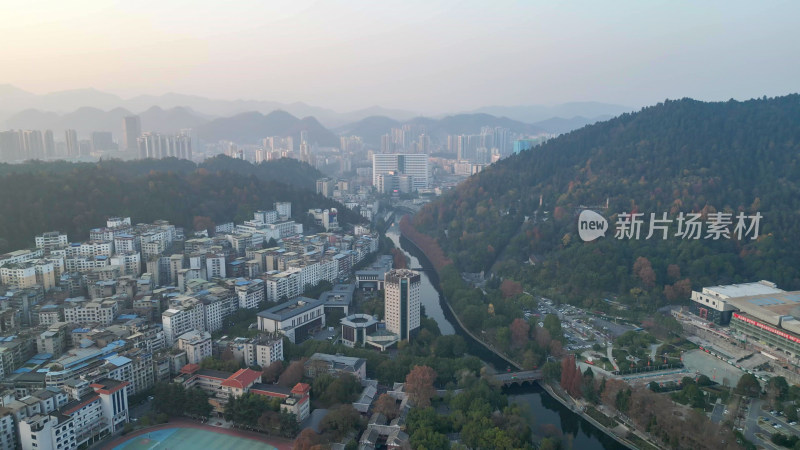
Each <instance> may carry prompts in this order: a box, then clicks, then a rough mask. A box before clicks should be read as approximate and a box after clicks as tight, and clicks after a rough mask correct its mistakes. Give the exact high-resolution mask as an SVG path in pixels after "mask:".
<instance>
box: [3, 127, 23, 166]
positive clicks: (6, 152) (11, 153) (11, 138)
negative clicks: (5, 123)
mask: <svg viewBox="0 0 800 450" xmlns="http://www.w3.org/2000/svg"><path fill="white" fill-rule="evenodd" d="M19 141H20V134H19V133H18V132H16V131H15V130H9V131H0V161H14V160H17V159H19V158H20V156H21V155H20V154H21V146H20V142H19Z"/></svg>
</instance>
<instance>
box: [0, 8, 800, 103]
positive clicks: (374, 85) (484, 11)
mask: <svg viewBox="0 0 800 450" xmlns="http://www.w3.org/2000/svg"><path fill="white" fill-rule="evenodd" d="M402 6H403V7H401V4H399V3H398V4H386V3H382V4H381V5H374V4H367V3H361V2H347V3H332V2H326V3H324V4H323V3H318V2H292V3H282V2H277V3H269V4H267V5H263V4H260V3H256V2H240V3H237V4H236V5H234V6H227V7H225V8H222V7H216V6H206V5H192V7H191V8H190V7H187V6H186V5H184V4H181V3H170V2H167V3H164V2H160V3H156V2H153V3H146V4H140V3H137V4H136V5H125V4H117V5H112V6H109V5H107V4H104V3H102V4H99V3H94V2H88V1H86V2H77V3H74V2H73V3H70V4H69V5H66V4H59V3H58V2H44V3H42V4H40V5H38V6H31V5H28V4H23V3H20V4H19V5H17V7H15V6H14V5H13V4H12V5H8V6H7V7H6V8H5V9H6V11H5V12H4V14H3V18H0V29H3V30H4V31H5V33H6V34H8V35H14V36H16V38H15V42H16V43H17V44H15V46H13V47H11V48H9V49H6V61H7V62H8V64H7V65H6V66H5V67H6V70H5V71H4V72H5V73H4V76H3V77H2V78H0V84H11V85H14V86H17V87H19V88H21V89H24V90H27V91H30V92H34V93H37V94H42V93H46V92H54V91H62V90H73V89H83V88H90V87H91V88H95V89H98V90H101V91H108V92H112V93H115V94H117V95H120V96H122V97H125V98H129V97H133V96H137V95H161V94H164V93H167V92H177V93H181V94H191V95H201V96H207V97H210V98H221V99H254V100H271V101H279V102H286V103H292V102H305V103H309V104H314V105H319V106H321V107H327V108H332V109H335V110H338V111H347V110H356V109H359V108H366V107H370V106H373V105H380V106H383V107H386V108H402V109H408V110H411V111H414V112H417V113H420V114H441V113H445V112H457V111H466V110H472V109H477V108H480V107H483V106H493V105H523V104H551V105H552V104H558V103H564V102H572V101H599V102H608V103H616V104H623V105H626V106H630V107H632V108H635V109H638V108H639V107H641V106H644V105H648V104H653V103H657V102H659V101H662V100H664V99H666V98H682V97H692V98H697V99H699V100H709V101H711V100H727V99H729V98H736V99H748V98H753V97H761V96H763V95H767V96H775V95H782V94H786V93H789V92H795V91H797V90H798V88H797V81H796V80H797V79H798V77H797V75H798V74H800V63H799V62H797V61H796V60H794V59H792V58H787V57H786V55H788V54H789V53H790V52H789V50H790V46H791V43H792V42H796V41H797V40H798V38H800V31H798V30H797V29H796V27H794V24H793V23H792V20H791V19H792V18H793V17H797V13H798V12H800V11H798V8H800V7H798V5H796V4H793V3H791V2H768V3H767V4H758V5H756V4H750V3H745V2H733V3H731V2H725V3H723V2H709V3H704V4H702V5H697V4H692V5H689V4H677V5H676V4H673V3H669V4H667V3H648V4H646V5H642V4H639V3H634V2H626V3H621V4H615V5H614V6H612V7H609V6H607V5H596V4H592V3H588V2H578V3H576V4H571V5H563V4H559V5H544V4H534V3H515V4H506V5H502V7H497V6H496V5H488V4H481V3H478V2H433V3H425V4H422V3H419V4H412V5H411V6H410V7H409V6H408V5H407V4H402ZM178 17H181V18H182V19H181V20H177V18H178ZM54 42H58V44H57V45H54V44H53V43H54ZM54 74H58V76H54Z"/></svg>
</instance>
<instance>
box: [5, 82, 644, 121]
mask: <svg viewBox="0 0 800 450" xmlns="http://www.w3.org/2000/svg"><path fill="white" fill-rule="evenodd" d="M154 106H155V107H158V108H161V109H163V110H165V111H171V110H173V109H175V108H181V109H183V110H185V113H188V114H190V115H192V116H197V117H199V118H205V119H213V118H218V117H230V116H235V115H238V114H241V113H246V112H252V111H257V112H260V113H262V114H268V113H270V112H273V111H276V110H281V111H286V112H288V113H289V114H291V115H293V116H295V117H314V118H316V119H317V120H318V121H319V122H320V123H321V124H322V125H324V126H325V127H327V128H338V127H344V126H346V125H347V124H352V123H354V122H358V121H361V120H364V119H366V118H370V117H374V116H383V117H387V118H389V119H392V120H396V121H401V122H403V121H409V120H412V119H413V118H415V117H419V116H420V114H419V113H417V112H412V111H406V110H400V109H387V108H382V107H380V106H372V107H369V108H364V109H360V110H357V111H350V112H345V113H341V112H337V111H334V110H332V109H329V108H321V107H317V106H313V105H308V104H306V103H302V102H295V103H280V102H272V101H260V100H241V99H239V100H219V99H211V98H207V97H201V96H197V95H185V94H176V93H167V94H163V95H140V96H137V97H132V98H129V99H123V98H122V97H120V96H118V95H115V94H110V93H107V92H102V91H99V90H96V89H91V88H89V89H76V90H68V91H60V92H52V93H48V94H41V95H39V94H33V93H31V92H27V91H25V90H22V89H19V88H17V87H15V86H12V85H8V84H5V85H0V126H2V125H3V122H4V121H5V122H8V121H9V120H10V119H13V118H14V116H16V115H18V114H19V113H21V112H23V111H25V112H26V113H27V114H28V117H33V114H32V113H30V112H28V110H37V111H40V112H42V113H40V114H45V115H48V114H49V115H50V118H49V120H53V121H55V120H56V119H55V118H54V116H52V114H50V113H57V114H59V115H68V114H71V113H73V112H75V111H76V110H82V109H84V108H93V109H97V110H102V111H114V110H117V109H122V110H125V111H131V112H142V111H146V110H149V109H150V108H151V107H154ZM629 111H631V108H628V107H625V106H620V105H613V104H606V103H596V102H583V103H565V104H562V105H556V106H542V105H527V106H489V107H484V108H480V109H478V110H474V111H465V112H464V114H490V115H492V116H496V117H508V118H510V119H513V120H516V121H519V122H525V123H535V122H539V121H542V120H546V119H553V118H565V119H568V120H569V121H572V120H574V119H569V118H575V117H585V118H586V119H585V120H584V121H583V122H585V123H594V122H596V121H598V120H604V119H608V118H610V117H612V116H616V115H618V114H621V113H623V112H629ZM185 113H184V114H185ZM154 115H155V114H154ZM459 115H461V114H457V115H455V116H459ZM448 116H453V115H452V114H443V115H438V116H433V117H435V118H437V119H443V118H446V117H448ZM37 120H39V119H37ZM142 120H143V121H144V118H143V119H142ZM174 120H175V121H176V122H177V123H194V122H195V120H194V119H190V118H183V119H180V120H179V119H178V118H175V119H174ZM112 121H113V120H112ZM579 122H580V121H579ZM583 122H581V123H583ZM14 123H20V122H14ZM22 123H25V122H22ZM156 123H157V124H160V123H162V122H161V121H156ZM168 123H169V122H168ZM5 125H6V127H8V123H6V124H5ZM143 125H144V123H143ZM71 128H78V127H75V126H72V127H71ZM153 129H154V130H156V128H153ZM108 130H109V131H114V129H113V128H109V129H108Z"/></svg>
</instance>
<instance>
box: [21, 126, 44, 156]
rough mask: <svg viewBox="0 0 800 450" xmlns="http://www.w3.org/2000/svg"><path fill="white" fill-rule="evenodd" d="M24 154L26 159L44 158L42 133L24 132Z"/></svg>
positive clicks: (35, 131) (37, 131) (36, 131)
mask: <svg viewBox="0 0 800 450" xmlns="http://www.w3.org/2000/svg"><path fill="white" fill-rule="evenodd" d="M22 154H23V158H24V159H39V158H41V157H43V156H44V137H43V136H42V132H41V131H39V130H25V131H23V132H22Z"/></svg>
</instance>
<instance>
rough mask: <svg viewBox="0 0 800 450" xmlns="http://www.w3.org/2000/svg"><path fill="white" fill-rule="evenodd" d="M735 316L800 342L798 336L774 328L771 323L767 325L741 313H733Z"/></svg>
mask: <svg viewBox="0 0 800 450" xmlns="http://www.w3.org/2000/svg"><path fill="white" fill-rule="evenodd" d="M733 317H735V318H737V319H739V320H742V321H744V322H746V323H749V324H750V325H753V326H755V327H758V328H761V329H762V330H767V331H769V332H770V333H772V334H777V335H778V336H780V337H782V338H786V339H788V340H790V341H792V342H795V343H797V344H800V338H796V337H794V336H792V335H790V334H789V333H787V332H785V331H781V330H779V329H777V328H773V327H771V326H769V325H766V324H763V323H761V322H758V321H755V320H753V319H751V318H749V317H745V316H743V315H741V314H738V313H733Z"/></svg>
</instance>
